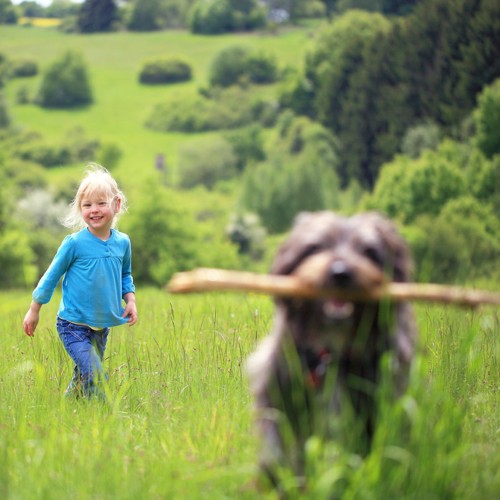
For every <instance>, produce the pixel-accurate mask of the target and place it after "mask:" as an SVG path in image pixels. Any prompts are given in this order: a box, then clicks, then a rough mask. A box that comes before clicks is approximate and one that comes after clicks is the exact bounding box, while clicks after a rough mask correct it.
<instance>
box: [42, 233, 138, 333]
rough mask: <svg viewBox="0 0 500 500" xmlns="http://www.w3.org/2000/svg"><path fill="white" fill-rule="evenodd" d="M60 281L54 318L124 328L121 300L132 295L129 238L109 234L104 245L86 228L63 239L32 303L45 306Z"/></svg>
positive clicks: (90, 324)
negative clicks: (59, 298)
mask: <svg viewBox="0 0 500 500" xmlns="http://www.w3.org/2000/svg"><path fill="white" fill-rule="evenodd" d="M61 277H63V280H62V299H61V303H60V306H59V311H58V316H59V317H60V318H62V319H65V320H67V321H71V322H72V323H83V324H86V325H89V326H92V327H96V328H106V327H111V326H117V325H121V324H124V323H126V322H127V321H128V318H122V314H123V312H124V308H123V303H122V298H123V296H124V295H125V294H127V293H129V292H135V286H134V282H133V279H132V262H131V246H130V239H129V237H128V236H127V235H126V234H124V233H121V232H119V231H117V230H116V229H112V230H111V236H110V238H109V239H108V240H107V241H102V240H100V239H99V238H97V237H96V236H94V235H93V234H92V233H91V232H90V231H89V230H88V229H87V228H85V229H82V230H81V231H79V232H77V233H73V234H70V235H68V236H66V238H64V240H63V242H62V243H61V246H60V247H59V249H58V250H57V253H56V255H55V256H54V259H53V260H52V263H51V264H50V266H49V268H48V269H47V271H46V272H45V274H44V275H43V276H42V278H41V279H40V282H39V283H38V285H37V287H36V288H35V290H34V291H33V300H34V301H35V302H38V303H39V304H46V303H47V302H49V300H50V299H51V297H52V295H53V293H54V290H55V288H56V286H57V284H58V283H59V280H60V279H61Z"/></svg>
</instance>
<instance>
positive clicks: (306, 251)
mask: <svg viewBox="0 0 500 500" xmlns="http://www.w3.org/2000/svg"><path fill="white" fill-rule="evenodd" d="M271 272H272V273H273V274H288V275H294V276H298V277H300V278H301V279H303V280H304V281H305V282H306V283H308V284H310V285H312V286H314V287H317V288H321V289H329V288H334V289H337V290H344V291H346V292H347V293H351V294H353V293H354V294H356V293H361V294H362V293H363V292H370V291H373V290H374V289H375V288H377V287H379V286H380V285H381V284H383V283H384V282H387V281H398V282H404V281H408V279H409V277H410V273H411V257H410V254H409V250H408V247H407V245H406V243H405V241H404V240H403V238H402V237H401V236H400V234H399V233H398V232H397V230H396V228H395V226H394V225H393V224H392V223H391V222H390V221H389V220H388V219H386V218H385V217H383V216H382V215H380V214H378V213H375V212H368V213H363V214H359V215H355V216H353V217H350V218H346V217H341V216H339V215H336V214H334V213H332V212H328V211H322V212H304V213H301V214H299V215H298V216H297V218H296V221H295V224H294V227H293V228H292V230H291V233H290V235H289V237H288V239H287V240H286V241H285V243H284V244H283V245H282V246H281V248H280V249H279V251H278V253H277V256H276V258H275V261H274V263H273V265H272V268H271ZM278 302H279V303H281V304H284V305H285V307H286V308H287V310H288V313H289V315H292V316H294V321H296V320H297V318H299V320H301V322H302V324H303V328H302V330H304V329H305V330H307V332H306V333H307V334H308V336H310V337H311V338H310V339H309V340H313V338H312V337H316V338H317V337H321V338H322V340H321V341H320V343H324V339H325V338H328V337H326V336H325V335H321V333H322V332H323V333H325V332H326V333H331V331H332V330H335V333H336V334H338V333H339V332H343V333H344V334H345V335H346V336H349V335H352V332H353V329H355V328H358V326H359V323H360V322H362V321H366V314H364V315H363V312H364V311H365V312H366V310H368V309H369V310H370V311H372V316H374V315H375V314H376V311H377V307H378V304H373V303H362V302H349V301H345V300H338V299H325V300H314V301H312V300H308V301H305V300H304V301H296V300H282V299H280V300H279V301H278ZM363 318H364V319H363ZM375 320H376V319H373V321H375ZM300 336H301V337H303V336H304V331H302V332H301V333H300ZM329 338H330V339H331V341H334V339H333V336H330V337H329ZM337 339H338V335H337ZM314 341H315V342H316V340H314Z"/></svg>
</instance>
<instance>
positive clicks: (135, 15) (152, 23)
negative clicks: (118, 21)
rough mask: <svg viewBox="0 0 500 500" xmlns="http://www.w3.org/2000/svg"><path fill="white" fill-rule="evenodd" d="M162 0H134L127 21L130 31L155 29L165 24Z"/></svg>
mask: <svg viewBox="0 0 500 500" xmlns="http://www.w3.org/2000/svg"><path fill="white" fill-rule="evenodd" d="M164 10H165V8H164V2H162V1H160V0H134V1H133V2H132V8H131V13H130V19H129V20H128V22H127V28H128V29H129V30H131V31H155V30H159V29H162V28H163V27H164V25H165V19H164Z"/></svg>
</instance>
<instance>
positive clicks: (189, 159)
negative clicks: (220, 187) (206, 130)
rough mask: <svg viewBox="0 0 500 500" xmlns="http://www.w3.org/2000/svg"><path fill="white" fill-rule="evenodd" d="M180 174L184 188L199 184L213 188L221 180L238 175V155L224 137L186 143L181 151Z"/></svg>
mask: <svg viewBox="0 0 500 500" xmlns="http://www.w3.org/2000/svg"><path fill="white" fill-rule="evenodd" d="M179 158H180V159H179V176H180V185H181V187H182V188H185V189H191V188H193V187H194V186H197V185H199V184H201V185H203V186H205V187H206V188H208V189H212V188H213V187H214V186H215V184H216V183H217V182H219V181H223V180H228V179H231V178H233V177H235V176H236V174H237V169H236V161H237V159H236V156H235V154H234V151H233V148H232V147H231V145H230V144H229V142H228V141H226V140H225V139H223V138H222V137H210V138H202V139H198V140H196V141H193V142H190V143H188V144H185V145H183V146H182V147H181V149H180V152H179Z"/></svg>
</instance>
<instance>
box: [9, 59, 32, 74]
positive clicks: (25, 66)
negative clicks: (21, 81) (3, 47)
mask: <svg viewBox="0 0 500 500" xmlns="http://www.w3.org/2000/svg"><path fill="white" fill-rule="evenodd" d="M37 73H38V64H37V63H36V61H33V60H31V59H21V60H18V61H13V62H12V65H11V75H12V76H13V77H14V78H16V77H17V78H25V77H30V76H35V75H36V74H37Z"/></svg>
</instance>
